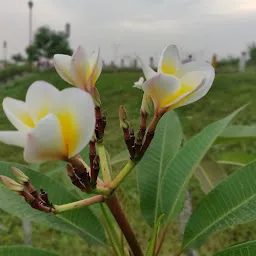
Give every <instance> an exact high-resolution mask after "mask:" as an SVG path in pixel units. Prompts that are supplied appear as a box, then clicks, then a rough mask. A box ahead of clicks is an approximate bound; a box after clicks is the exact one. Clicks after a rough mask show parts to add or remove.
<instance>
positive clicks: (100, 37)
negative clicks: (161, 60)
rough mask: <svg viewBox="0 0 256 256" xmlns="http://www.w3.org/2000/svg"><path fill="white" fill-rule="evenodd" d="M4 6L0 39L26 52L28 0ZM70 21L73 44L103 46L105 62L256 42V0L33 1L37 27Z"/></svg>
mask: <svg viewBox="0 0 256 256" xmlns="http://www.w3.org/2000/svg"><path fill="white" fill-rule="evenodd" d="M0 4H1V5H0V41H1V43H2V42H3V40H7V41H8V55H9V56H11V54H13V53H17V52H24V48H25V47H26V46H27V45H28V41H29V38H28V5H27V1H26V0H0ZM67 22H69V23H71V36H70V43H71V46H72V48H73V49H74V48H76V47H77V46H78V45H79V44H81V45H83V46H84V47H85V48H86V49H87V50H88V51H92V50H93V49H95V48H97V47H100V48H101V53H102V57H103V59H105V60H106V61H109V60H111V59H113V58H114V57H115V55H116V54H117V55H118V56H130V55H133V54H134V52H136V53H137V54H139V55H141V56H142V57H143V58H144V59H146V58H149V56H154V57H155V58H157V57H158V56H159V55H160V53H161V51H162V50H163V48H164V47H165V46H166V45H168V44H177V45H178V46H179V47H180V48H181V49H182V50H183V51H185V52H186V53H188V52H192V53H194V54H195V55H200V56H201V57H202V56H203V58H205V59H209V56H211V54H212V53H214V52H215V53H217V54H218V55H219V56H227V55H239V54H240V52H241V51H243V50H245V49H246V46H247V44H248V43H250V42H252V41H256V0H109V1H106V0H34V8H33V31H35V30H36V28H38V27H40V26H42V25H49V26H50V27H51V28H53V29H56V30H64V27H65V23H67ZM2 56H3V51H2V49H1V54H0V59H1V58H2Z"/></svg>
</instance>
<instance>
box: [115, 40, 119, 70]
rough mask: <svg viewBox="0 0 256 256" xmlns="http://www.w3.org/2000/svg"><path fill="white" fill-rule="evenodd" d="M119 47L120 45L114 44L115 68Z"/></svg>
mask: <svg viewBox="0 0 256 256" xmlns="http://www.w3.org/2000/svg"><path fill="white" fill-rule="evenodd" d="M119 46H120V44H116V43H114V63H115V66H117V58H118V50H119Z"/></svg>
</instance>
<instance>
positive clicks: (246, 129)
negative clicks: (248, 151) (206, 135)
mask: <svg viewBox="0 0 256 256" xmlns="http://www.w3.org/2000/svg"><path fill="white" fill-rule="evenodd" d="M244 139H249V140H252V139H253V140H256V125H251V126H249V125H248V126H246V125H231V126H229V127H227V128H226V129H225V130H224V131H223V132H222V133H221V134H220V136H219V138H218V139H217V140H216V142H217V143H225V142H236V141H239V140H244Z"/></svg>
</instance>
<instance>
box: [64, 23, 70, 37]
mask: <svg viewBox="0 0 256 256" xmlns="http://www.w3.org/2000/svg"><path fill="white" fill-rule="evenodd" d="M65 33H66V37H67V38H69V37H70V23H66V26H65Z"/></svg>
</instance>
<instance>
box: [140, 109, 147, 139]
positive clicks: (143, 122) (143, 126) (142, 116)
mask: <svg viewBox="0 0 256 256" xmlns="http://www.w3.org/2000/svg"><path fill="white" fill-rule="evenodd" d="M147 117H148V114H147V113H145V112H143V111H140V132H141V136H142V139H143V138H144V136H145V132H146V128H147Z"/></svg>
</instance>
